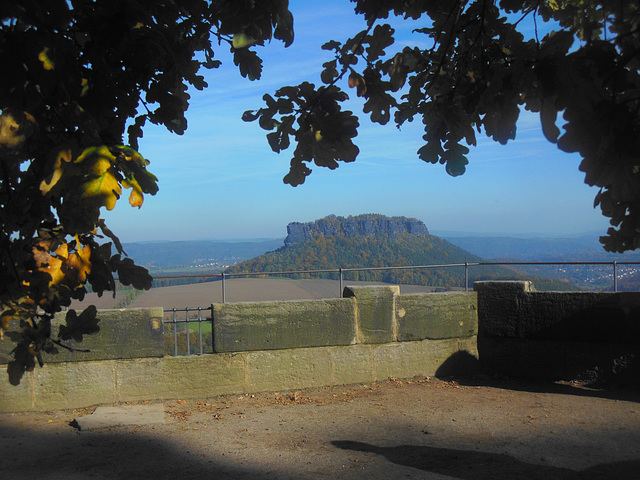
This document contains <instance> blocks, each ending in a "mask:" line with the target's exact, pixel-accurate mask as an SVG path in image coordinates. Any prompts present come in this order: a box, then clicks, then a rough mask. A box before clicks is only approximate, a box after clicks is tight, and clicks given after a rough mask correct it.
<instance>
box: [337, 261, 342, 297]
mask: <svg viewBox="0 0 640 480" xmlns="http://www.w3.org/2000/svg"><path fill="white" fill-rule="evenodd" d="M338 272H339V273H340V293H339V294H338V298H342V290H343V289H342V267H340V268H339V269H338Z"/></svg>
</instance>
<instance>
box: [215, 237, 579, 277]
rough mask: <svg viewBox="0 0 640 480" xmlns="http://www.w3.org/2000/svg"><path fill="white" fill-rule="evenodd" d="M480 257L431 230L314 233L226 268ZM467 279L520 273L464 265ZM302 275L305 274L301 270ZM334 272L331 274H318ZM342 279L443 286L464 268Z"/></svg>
mask: <svg viewBox="0 0 640 480" xmlns="http://www.w3.org/2000/svg"><path fill="white" fill-rule="evenodd" d="M481 261H482V259H481V258H480V257H478V256H476V255H473V254H471V253H469V252H467V251H466V250H463V249H461V248H459V247H456V246H455V245H452V244H451V243H449V242H447V241H446V240H443V239H441V238H439V237H436V236H433V235H426V236H417V235H413V234H410V233H406V232H403V233H397V234H395V238H392V237H389V236H379V235H369V236H353V237H345V236H324V235H314V236H312V238H309V239H307V240H305V241H304V242H300V243H296V244H294V245H290V246H285V247H282V248H279V249H277V250H275V251H273V252H268V253H266V254H264V255H261V256H259V257H256V258H254V259H251V260H247V261H245V262H242V263H239V264H237V265H235V266H233V267H231V268H229V269H228V270H227V272H229V273H240V272H280V271H291V270H322V269H330V268H340V267H341V268H361V267H399V266H409V265H445V264H464V263H465V262H469V263H473V262H481ZM470 272H471V274H470V281H471V282H473V281H475V280H481V279H518V278H523V277H522V275H519V274H516V273H515V272H513V271H510V270H508V269H505V268H501V267H491V266H487V267H482V268H481V269H480V268H472V269H470ZM305 276H306V275H305ZM320 276H321V277H329V276H333V277H335V276H336V274H321V275H320ZM344 278H345V279H347V280H360V281H380V282H386V283H397V284H407V285H430V286H436V287H443V288H452V287H463V286H464V267H449V268H430V269H411V270H381V271H374V272H371V271H367V272H364V271H362V272H346V273H345V274H344ZM534 281H535V282H536V287H537V288H539V289H554V290H560V289H562V290H564V289H568V288H571V286H570V285H568V284H567V283H566V282H561V281H553V282H551V283H548V282H545V281H542V280H540V279H534Z"/></svg>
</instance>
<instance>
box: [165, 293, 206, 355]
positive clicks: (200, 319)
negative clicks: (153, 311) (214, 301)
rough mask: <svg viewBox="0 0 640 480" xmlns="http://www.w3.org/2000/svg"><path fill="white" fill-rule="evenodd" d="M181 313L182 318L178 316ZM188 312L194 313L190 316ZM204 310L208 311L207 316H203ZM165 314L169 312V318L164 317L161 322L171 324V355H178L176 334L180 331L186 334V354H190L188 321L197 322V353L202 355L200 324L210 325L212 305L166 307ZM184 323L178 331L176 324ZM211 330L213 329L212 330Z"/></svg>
mask: <svg viewBox="0 0 640 480" xmlns="http://www.w3.org/2000/svg"><path fill="white" fill-rule="evenodd" d="M179 312H180V313H182V312H184V316H183V317H182V318H178V313H179ZM189 312H192V313H195V314H196V315H195V317H191V316H190V315H189ZM204 312H209V313H210V315H209V316H208V317H207V316H203V313H204ZM164 313H165V315H166V314H168V313H170V314H171V316H170V318H169V319H167V318H165V319H164V320H163V323H164V324H165V325H171V326H172V330H173V331H172V332H170V333H173V355H174V356H176V357H177V356H178V354H179V352H178V335H179V334H182V332H184V334H185V336H186V354H187V355H192V353H191V328H190V325H189V324H190V323H197V324H198V333H197V336H198V349H199V353H197V355H203V354H204V353H205V352H204V341H203V332H202V324H203V323H209V324H210V325H212V321H213V305H211V306H210V307H186V308H167V309H165V310H164ZM181 324H182V325H184V329H181V330H182V332H179V331H178V325H181ZM212 331H213V330H212ZM212 343H213V337H212Z"/></svg>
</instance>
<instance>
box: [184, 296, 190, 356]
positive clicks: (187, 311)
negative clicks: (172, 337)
mask: <svg viewBox="0 0 640 480" xmlns="http://www.w3.org/2000/svg"><path fill="white" fill-rule="evenodd" d="M184 325H185V327H187V331H186V332H185V333H186V335H187V356H189V355H191V345H190V343H189V340H190V338H189V307H187V308H185V309H184Z"/></svg>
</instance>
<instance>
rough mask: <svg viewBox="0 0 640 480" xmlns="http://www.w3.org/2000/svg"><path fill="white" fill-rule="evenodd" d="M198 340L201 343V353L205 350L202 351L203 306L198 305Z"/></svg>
mask: <svg viewBox="0 0 640 480" xmlns="http://www.w3.org/2000/svg"><path fill="white" fill-rule="evenodd" d="M198 342H199V344H200V355H202V354H203V353H204V352H203V351H202V308H201V307H198Z"/></svg>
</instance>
